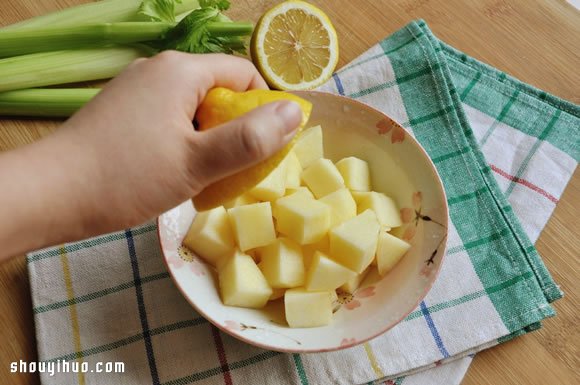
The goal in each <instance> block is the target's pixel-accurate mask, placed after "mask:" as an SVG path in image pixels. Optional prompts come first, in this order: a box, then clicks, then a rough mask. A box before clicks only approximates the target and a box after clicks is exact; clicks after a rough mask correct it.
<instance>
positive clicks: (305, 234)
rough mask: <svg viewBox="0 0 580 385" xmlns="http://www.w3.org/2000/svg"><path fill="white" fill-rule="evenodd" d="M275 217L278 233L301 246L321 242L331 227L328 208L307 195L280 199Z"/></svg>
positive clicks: (275, 209)
mask: <svg viewBox="0 0 580 385" xmlns="http://www.w3.org/2000/svg"><path fill="white" fill-rule="evenodd" d="M274 217H275V218H276V226H277V229H278V231H279V232H280V233H281V234H284V235H286V236H287V237H289V238H291V239H293V240H294V241H296V242H298V243H299V244H301V245H305V244H308V243H314V242H317V241H319V240H320V239H321V238H322V237H323V236H324V235H325V234H326V233H327V232H328V228H329V227H330V209H329V208H328V206H327V205H325V204H324V203H321V202H318V201H317V200H314V199H312V198H310V197H308V196H306V195H305V194H293V195H290V196H286V197H282V198H280V199H278V200H277V201H276V203H275V204H274Z"/></svg>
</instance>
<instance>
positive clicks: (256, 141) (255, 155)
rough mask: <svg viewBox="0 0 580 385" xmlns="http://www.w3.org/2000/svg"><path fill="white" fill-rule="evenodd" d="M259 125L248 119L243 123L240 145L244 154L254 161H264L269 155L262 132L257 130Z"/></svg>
mask: <svg viewBox="0 0 580 385" xmlns="http://www.w3.org/2000/svg"><path fill="white" fill-rule="evenodd" d="M257 124H259V123H256V122H253V121H252V120H250V119H248V120H246V121H244V122H242V127H241V130H240V131H239V132H240V143H241V145H242V148H243V151H244V153H245V154H246V155H247V156H248V157H249V158H252V159H262V158H264V157H265V156H266V155H267V154H268V148H267V146H266V143H265V142H264V141H263V140H261V139H262V138H261V137H260V135H259V132H260V130H256V125H257Z"/></svg>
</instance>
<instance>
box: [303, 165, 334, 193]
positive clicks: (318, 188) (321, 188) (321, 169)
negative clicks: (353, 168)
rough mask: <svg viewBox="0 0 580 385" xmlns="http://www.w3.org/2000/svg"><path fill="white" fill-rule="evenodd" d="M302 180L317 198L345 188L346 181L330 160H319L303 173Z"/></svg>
mask: <svg viewBox="0 0 580 385" xmlns="http://www.w3.org/2000/svg"><path fill="white" fill-rule="evenodd" d="M301 178H302V180H303V181H304V183H306V186H308V188H309V189H310V191H312V193H313V194H314V196H315V197H316V198H322V197H323V196H325V195H327V194H330V193H331V192H334V191H336V190H338V189H340V188H343V187H344V179H343V178H342V175H340V172H338V169H337V168H336V166H335V165H334V164H333V163H332V161H331V160H330V159H324V158H322V159H318V160H316V161H314V162H313V163H312V164H311V165H310V166H309V167H308V168H306V169H305V170H304V171H302V175H301Z"/></svg>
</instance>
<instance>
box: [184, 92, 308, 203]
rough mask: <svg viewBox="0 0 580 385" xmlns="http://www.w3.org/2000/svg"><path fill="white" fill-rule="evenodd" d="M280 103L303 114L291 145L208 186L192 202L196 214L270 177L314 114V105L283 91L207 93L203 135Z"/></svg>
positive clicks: (199, 114) (201, 126)
mask: <svg viewBox="0 0 580 385" xmlns="http://www.w3.org/2000/svg"><path fill="white" fill-rule="evenodd" d="M279 100H290V101H293V102H296V103H298V105H299V106H300V109H301V110H302V120H301V121H300V126H299V127H298V130H297V132H296V135H295V136H294V138H293V139H292V141H291V142H290V143H288V144H287V145H286V146H285V147H284V148H283V149H282V150H280V151H278V152H277V153H276V154H274V155H273V156H271V157H270V158H268V159H266V160H264V161H262V162H260V163H258V164H255V165H254V166H251V167H249V168H247V169H245V170H242V171H240V172H238V173H236V174H232V175H230V176H228V177H225V178H223V179H221V180H219V181H217V182H214V183H213V184H211V185H209V186H207V187H206V188H205V189H203V190H202V191H201V192H200V193H199V194H197V195H196V196H195V197H193V199H192V200H193V204H194V206H195V208H196V210H197V211H204V210H209V209H211V208H214V207H217V206H221V205H223V204H224V203H226V202H228V201H230V200H232V199H234V198H236V197H238V196H239V195H241V194H243V193H244V192H246V191H247V190H249V189H251V188H252V187H254V186H255V185H257V184H258V183H260V182H261V181H262V179H264V178H265V177H267V176H268V175H269V174H270V173H271V172H272V170H274V169H275V168H276V167H277V166H278V165H279V164H280V162H282V161H283V160H284V158H285V157H286V155H288V152H289V151H290V149H291V148H292V146H293V145H294V142H295V141H296V139H297V138H298V136H299V135H300V133H301V131H302V129H303V128H304V126H305V125H306V123H307V122H308V118H309V117H310V112H311V111H312V103H310V102H309V101H307V100H304V99H302V98H300V97H298V96H296V95H293V94H290V93H287V92H282V91H270V90H250V91H246V92H234V91H231V90H229V89H226V88H221V87H218V88H214V89H212V90H210V91H209V92H208V94H207V95H206V97H205V99H204V100H203V102H202V103H201V105H200V106H199V107H198V109H197V113H196V120H197V122H198V124H199V129H200V131H204V130H208V129H211V128H212V127H215V126H217V125H220V124H223V123H226V122H228V121H230V120H232V119H235V118H237V117H239V116H242V115H243V114H245V113H247V112H250V111H251V110H253V109H254V108H256V107H259V106H262V105H264V104H267V103H272V102H275V101H279Z"/></svg>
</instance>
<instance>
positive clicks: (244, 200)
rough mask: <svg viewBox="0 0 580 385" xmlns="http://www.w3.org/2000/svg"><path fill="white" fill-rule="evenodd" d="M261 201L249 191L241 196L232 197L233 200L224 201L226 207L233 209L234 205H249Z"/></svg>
mask: <svg viewBox="0 0 580 385" xmlns="http://www.w3.org/2000/svg"><path fill="white" fill-rule="evenodd" d="M259 202H260V201H259V200H258V199H256V198H254V197H253V196H251V195H250V194H248V193H245V194H242V195H240V196H239V197H236V198H234V199H232V200H231V201H228V202H226V203H224V207H225V208H226V209H231V208H232V207H236V206H243V205H249V204H252V203H259Z"/></svg>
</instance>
